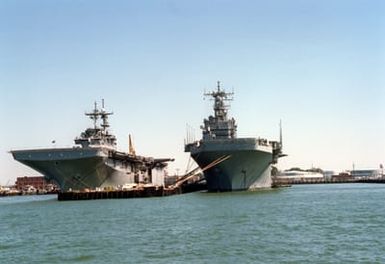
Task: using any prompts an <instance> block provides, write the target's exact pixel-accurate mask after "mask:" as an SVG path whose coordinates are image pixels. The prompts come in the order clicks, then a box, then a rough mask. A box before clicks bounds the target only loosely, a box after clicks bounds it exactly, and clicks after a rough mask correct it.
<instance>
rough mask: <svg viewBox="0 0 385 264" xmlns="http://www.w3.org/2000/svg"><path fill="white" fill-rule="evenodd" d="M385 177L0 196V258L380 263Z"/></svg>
mask: <svg viewBox="0 0 385 264" xmlns="http://www.w3.org/2000/svg"><path fill="white" fill-rule="evenodd" d="M384 201H385V185H383V184H329V185H299V186H293V187H290V188H282V189H273V190H266V191H258V192H239V193H190V194H185V195H176V196H170V197H159V198H138V199H113V200H90V201H66V202H59V201H57V197H56V196H55V195H48V196H19V197H3V198H0V256H1V261H0V262H1V263H235V262H238V263H310V262H313V263H352V262H360V263H362V262H366V263H384V262H385V239H384V238H385V225H384V219H385V208H384Z"/></svg>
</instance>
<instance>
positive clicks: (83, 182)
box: [11, 101, 173, 191]
mask: <svg viewBox="0 0 385 264" xmlns="http://www.w3.org/2000/svg"><path fill="white" fill-rule="evenodd" d="M112 114H113V113H112V112H108V111H106V110H105V109H104V101H103V103H102V108H100V109H99V108H98V107H97V104H96V103H95V107H94V109H93V111H91V112H88V113H86V116H88V117H89V118H91V120H92V121H93V127H91V128H87V129H86V130H85V131H84V132H82V133H81V134H80V136H79V137H77V138H75V144H76V145H75V146H74V147H72V148H47V149H30V150H14V151H11V153H12V155H13V157H14V158H15V160H17V161H19V162H21V163H23V164H25V165H27V166H29V167H31V168H33V169H35V170H36V171H38V172H40V173H42V174H43V175H44V176H45V178H46V179H48V180H54V181H55V182H56V183H57V184H58V185H59V187H60V188H61V190H63V191H64V190H70V189H72V190H83V189H94V188H98V187H119V186H123V185H127V184H139V183H143V184H153V185H158V186H159V185H164V176H165V173H166V171H165V168H166V166H167V162H169V161H173V159H169V158H166V159H154V158H152V157H143V156H138V155H136V154H135V152H134V151H132V146H130V149H131V151H130V152H131V153H125V152H121V151H118V150H117V144H116V137H115V136H114V135H113V134H111V132H110V131H109V126H110V125H109V123H108V117H109V116H110V115H112ZM130 143H131V139H130Z"/></svg>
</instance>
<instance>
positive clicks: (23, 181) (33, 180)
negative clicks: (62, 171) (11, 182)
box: [15, 176, 58, 191]
mask: <svg viewBox="0 0 385 264" xmlns="http://www.w3.org/2000/svg"><path fill="white" fill-rule="evenodd" d="M15 185H16V189H18V190H20V191H21V190H24V189H25V188H27V187H28V186H33V187H35V188H36V189H37V190H47V189H50V190H52V189H58V187H57V185H56V184H55V183H54V182H53V181H47V180H46V179H45V178H44V177H43V176H35V177H27V176H25V177H17V179H16V182H15Z"/></svg>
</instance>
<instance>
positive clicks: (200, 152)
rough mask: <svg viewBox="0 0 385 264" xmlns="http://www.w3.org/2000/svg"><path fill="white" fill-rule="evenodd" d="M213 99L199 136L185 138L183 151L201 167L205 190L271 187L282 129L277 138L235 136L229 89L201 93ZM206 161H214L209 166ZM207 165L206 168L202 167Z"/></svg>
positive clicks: (231, 97)
mask: <svg viewBox="0 0 385 264" xmlns="http://www.w3.org/2000/svg"><path fill="white" fill-rule="evenodd" d="M204 95H205V96H208V97H211V98H212V99H213V100H214V107H213V108H214V116H209V117H208V119H204V121H203V122H204V125H203V126H201V129H202V131H203V132H202V134H203V135H202V139H201V140H199V141H193V140H191V139H189V136H188V138H187V140H186V141H185V152H190V155H191V157H192V158H193V159H194V160H195V162H196V163H197V164H198V165H199V167H200V168H201V169H202V170H203V171H204V177H205V179H206V182H207V186H208V190H209V191H241V190H249V189H257V188H268V187H271V184H272V180H271V167H272V164H275V163H277V161H278V158H279V157H282V156H284V155H283V154H282V129H281V126H280V141H279V142H278V141H268V140H266V139H262V138H237V125H236V122H235V120H234V118H228V116H227V114H228V109H229V107H230V106H229V105H227V104H226V101H231V100H233V93H228V92H226V91H225V90H222V89H221V87H220V83H219V82H218V85H217V90H216V91H213V92H210V93H205V94H204ZM210 164H215V166H211V165H210ZM207 167H210V168H209V169H203V168H207Z"/></svg>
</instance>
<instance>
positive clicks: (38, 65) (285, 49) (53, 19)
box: [0, 0, 385, 184]
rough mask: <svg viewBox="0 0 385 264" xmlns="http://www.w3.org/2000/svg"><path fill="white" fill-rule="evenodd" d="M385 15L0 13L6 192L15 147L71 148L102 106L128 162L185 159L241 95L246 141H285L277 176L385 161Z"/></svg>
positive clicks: (295, 5)
mask: <svg viewBox="0 0 385 264" xmlns="http://www.w3.org/2000/svg"><path fill="white" fill-rule="evenodd" d="M384 13H385V2H384V1H381V0H378V1H371V0H365V1H364V0H362V1H358V0H346V1H344V0H340V1H335V0H325V1H318V0H317V1H315V0H314V1H312V0H292V1H286V0H281V1H278V0H276V1H274V0H273V1H265V0H263V1H258V0H254V1H225V0H224V1H179V0H178V1H177V0H175V1H161V0H159V1H155V0H154V1H97V0H96V1H95V0H92V1H91V0H87V1H85V0H83V1H81V0H79V1H75V0H65V1H64V0H63V1H60V0H57V1H51V0H45V1H40V0H35V1H29V0H24V1H20V0H2V1H0V113H1V114H0V122H1V130H0V131H1V132H0V184H6V183H7V182H8V181H9V182H10V183H13V182H14V180H15V178H16V177H18V176H23V175H36V172H34V171H32V170H30V169H28V168H27V167H25V166H24V165H21V164H19V163H17V162H16V161H14V160H13V159H12V157H11V155H10V154H9V153H7V151H9V150H11V149H18V148H34V147H47V146H51V141H52V140H53V139H55V140H56V141H57V143H56V145H57V146H71V145H72V143H73V138H74V137H75V136H77V135H78V134H79V133H80V132H81V131H82V130H83V129H84V128H85V127H86V126H88V125H90V124H91V123H90V122H89V120H87V119H86V117H84V116H83V113H84V112H85V111H86V110H89V109H91V108H92V106H93V102H94V101H95V100H100V99H101V98H105V100H106V104H107V107H109V108H110V109H112V110H113V111H114V112H115V115H114V116H113V117H112V118H111V125H112V128H113V132H114V133H115V134H116V135H117V137H118V145H119V148H120V149H121V150H126V149H127V145H128V144H127V138H128V134H129V133H131V134H133V138H134V143H135V146H136V149H137V152H138V153H140V154H143V155H150V156H156V157H174V158H176V162H175V164H174V165H172V166H171V168H170V172H171V173H174V172H175V170H176V168H180V170H181V171H183V170H185V168H186V164H187V160H188V154H185V153H183V140H184V137H185V127H186V123H189V124H190V125H191V126H193V127H194V128H196V137H197V138H198V137H200V130H199V126H200V124H201V122H202V119H203V118H204V117H205V116H207V115H208V114H210V113H211V111H210V108H211V106H210V103H211V102H210V101H207V100H206V101H203V97H202V93H203V92H204V90H205V89H206V90H210V89H212V88H214V87H215V84H216V81H217V80H221V81H222V83H223V86H224V87H225V88H228V89H230V90H231V89H233V88H234V91H235V101H234V102H233V103H232V109H231V115H232V116H234V117H235V118H236V120H237V121H238V133H239V135H240V136H261V137H267V138H268V139H278V123H279V120H280V119H282V121H283V126H284V150H285V152H286V153H287V154H289V156H288V157H287V158H284V159H282V160H281V162H280V168H282V169H284V168H289V167H293V166H300V167H304V168H308V167H310V166H312V165H314V166H320V167H321V168H323V169H335V170H342V169H351V167H352V163H353V162H354V163H355V165H356V168H376V167H378V166H379V164H380V163H384V162H385V74H384V73H385V16H384Z"/></svg>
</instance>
